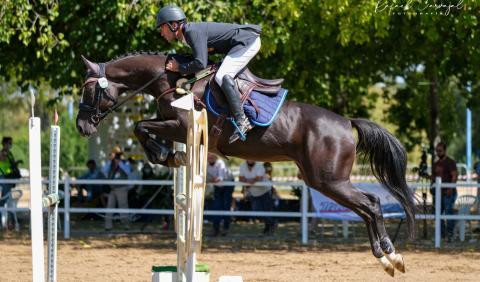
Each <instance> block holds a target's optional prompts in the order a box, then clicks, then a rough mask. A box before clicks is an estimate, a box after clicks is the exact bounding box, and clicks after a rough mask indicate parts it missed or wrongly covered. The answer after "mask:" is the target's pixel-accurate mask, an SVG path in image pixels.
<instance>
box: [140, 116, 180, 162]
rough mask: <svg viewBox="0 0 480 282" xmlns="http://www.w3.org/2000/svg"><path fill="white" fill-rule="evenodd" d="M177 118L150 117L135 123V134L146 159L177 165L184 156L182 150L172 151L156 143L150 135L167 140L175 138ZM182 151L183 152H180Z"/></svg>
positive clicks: (176, 137)
mask: <svg viewBox="0 0 480 282" xmlns="http://www.w3.org/2000/svg"><path fill="white" fill-rule="evenodd" d="M180 127H181V126H180V123H179V122H178V121H177V120H159V119H150V120H142V121H139V122H138V123H137V124H136V125H135V136H136V137H137V139H138V141H139V142H140V144H141V145H142V147H143V150H144V151H145V154H146V156H147V158H148V160H149V161H150V162H152V163H156V164H161V165H165V166H168V167H178V166H179V165H181V164H183V163H184V161H185V159H186V157H185V156H184V153H183V152H177V153H173V152H172V150H171V148H169V147H167V146H165V145H163V144H160V143H158V142H157V141H155V139H153V138H152V137H151V136H150V135H151V134H153V135H158V136H161V137H162V138H165V139H169V140H177V139H178V138H179V137H180V136H177V135H178V133H179V132H181V130H180ZM182 153H183V154H182Z"/></svg>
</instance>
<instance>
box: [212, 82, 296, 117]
mask: <svg viewBox="0 0 480 282" xmlns="http://www.w3.org/2000/svg"><path fill="white" fill-rule="evenodd" d="M287 93H288V90H287V89H283V88H280V90H279V91H278V93H277V94H275V95H272V94H269V95H270V96H268V95H265V94H262V93H260V92H257V91H252V93H250V99H251V100H252V101H253V102H254V103H255V104H256V106H257V109H258V112H257V110H256V109H255V107H254V106H253V105H252V103H251V102H250V101H249V100H247V101H245V103H244V104H243V110H244V111H245V115H246V116H247V117H248V119H249V120H250V122H251V123H253V124H254V125H258V126H269V125H270V124H272V122H273V121H274V120H275V118H276V117H277V114H278V112H279V111H280V107H282V105H283V102H285V98H286V97H287ZM205 102H206V104H207V108H208V111H210V112H211V113H213V114H214V115H216V116H219V115H224V116H226V117H231V115H230V110H229V109H228V108H224V107H221V106H219V105H218V103H217V102H216V101H215V98H214V97H213V95H212V91H210V86H208V85H207V88H206V89H205Z"/></svg>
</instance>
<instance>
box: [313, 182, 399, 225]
mask: <svg viewBox="0 0 480 282" xmlns="http://www.w3.org/2000/svg"><path fill="white" fill-rule="evenodd" d="M354 186H355V187H356V188H358V189H360V190H362V191H364V192H368V193H370V194H373V195H376V196H378V197H379V198H380V204H381V206H382V212H383V217H384V218H404V217H405V214H404V213H403V209H402V206H401V205H400V203H399V202H398V201H397V200H396V199H395V198H394V197H393V196H392V195H391V194H390V193H389V192H388V191H387V190H386V188H385V187H383V186H382V185H381V184H380V183H354ZM309 190H310V196H311V197H312V203H313V208H314V212H315V214H316V217H319V218H325V219H333V220H351V221H360V220H362V219H361V218H360V217H359V216H358V215H357V214H356V213H354V212H352V211H351V210H349V209H348V208H346V207H344V206H342V205H340V204H337V203H336V202H335V201H333V200H332V199H330V198H328V197H326V196H325V195H323V194H322V193H320V192H318V191H316V190H313V189H312V188H309Z"/></svg>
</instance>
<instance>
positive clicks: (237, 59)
mask: <svg viewBox="0 0 480 282" xmlns="http://www.w3.org/2000/svg"><path fill="white" fill-rule="evenodd" d="M260 46H261V43H260V37H257V39H255V41H254V42H253V43H252V44H250V45H249V46H247V47H245V48H243V49H241V50H238V51H235V52H229V53H228V54H227V56H226V57H225V59H224V60H223V63H222V65H220V67H219V68H218V70H217V73H216V74H215V81H216V82H217V83H218V85H220V86H222V82H223V77H224V76H225V75H229V76H231V77H232V78H234V77H235V76H236V75H237V74H238V72H240V70H242V69H243V68H244V67H246V66H247V64H248V62H250V60H251V59H252V58H253V57H255V55H256V54H257V53H258V51H260Z"/></svg>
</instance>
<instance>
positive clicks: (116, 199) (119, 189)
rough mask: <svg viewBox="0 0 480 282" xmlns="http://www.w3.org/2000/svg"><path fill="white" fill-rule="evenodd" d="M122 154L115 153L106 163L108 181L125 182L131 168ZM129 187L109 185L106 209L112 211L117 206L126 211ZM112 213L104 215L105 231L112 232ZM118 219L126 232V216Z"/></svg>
mask: <svg viewBox="0 0 480 282" xmlns="http://www.w3.org/2000/svg"><path fill="white" fill-rule="evenodd" d="M122 156H123V154H122V153H121V152H118V153H115V155H114V158H113V160H111V161H110V162H108V163H107V164H106V166H105V172H106V173H105V174H106V175H107V178H108V179H115V180H126V179H128V177H129V175H130V173H131V168H130V165H129V164H128V162H125V161H124V160H123V159H122ZM130 188H131V187H130V185H111V186H110V193H109V194H108V201H107V208H109V209H113V208H115V207H116V205H118V208H120V209H128V190H129V189H130ZM112 216H113V214H112V213H107V214H106V215H105V230H106V231H110V230H112V227H113V224H112ZM120 219H121V221H122V223H123V228H124V229H125V230H128V229H129V228H130V227H129V224H128V215H127V214H125V213H121V214H120Z"/></svg>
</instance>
